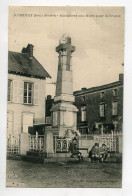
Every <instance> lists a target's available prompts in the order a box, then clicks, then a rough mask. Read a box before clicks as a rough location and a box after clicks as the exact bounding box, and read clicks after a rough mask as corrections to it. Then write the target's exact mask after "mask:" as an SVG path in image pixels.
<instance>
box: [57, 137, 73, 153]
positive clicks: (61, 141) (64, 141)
mask: <svg viewBox="0 0 132 196" xmlns="http://www.w3.org/2000/svg"><path fill="white" fill-rule="evenodd" d="M70 141H71V138H58V137H56V136H55V137H54V151H55V153H57V152H68V151H69V145H70Z"/></svg>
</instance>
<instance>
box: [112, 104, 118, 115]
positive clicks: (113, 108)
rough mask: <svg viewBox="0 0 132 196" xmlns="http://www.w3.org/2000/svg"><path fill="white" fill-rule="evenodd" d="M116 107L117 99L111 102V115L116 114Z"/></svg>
mask: <svg viewBox="0 0 132 196" xmlns="http://www.w3.org/2000/svg"><path fill="white" fill-rule="evenodd" d="M117 109H118V102H117V101H114V102H112V115H117Z"/></svg>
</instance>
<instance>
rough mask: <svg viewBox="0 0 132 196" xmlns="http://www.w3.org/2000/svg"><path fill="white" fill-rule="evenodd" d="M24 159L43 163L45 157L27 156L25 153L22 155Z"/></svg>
mask: <svg viewBox="0 0 132 196" xmlns="http://www.w3.org/2000/svg"><path fill="white" fill-rule="evenodd" d="M21 160H22V161H27V162H31V163H37V164H43V163H44V158H43V157H36V156H27V155H25V156H24V155H23V156H21Z"/></svg>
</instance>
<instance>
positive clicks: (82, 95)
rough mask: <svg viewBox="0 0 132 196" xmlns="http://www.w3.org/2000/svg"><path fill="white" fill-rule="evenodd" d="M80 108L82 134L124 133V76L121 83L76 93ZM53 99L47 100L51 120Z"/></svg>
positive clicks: (47, 114)
mask: <svg viewBox="0 0 132 196" xmlns="http://www.w3.org/2000/svg"><path fill="white" fill-rule="evenodd" d="M74 96H75V102H74V104H75V106H76V107H77V108H78V110H79V111H78V113H77V129H78V130H79V131H80V133H81V134H88V133H101V131H102V129H103V132H104V133H110V132H111V130H113V131H115V132H122V126H123V74H120V75H119V81H116V82H113V83H110V84H106V85H102V86H98V87H93V88H88V89H87V88H82V89H81V90H80V91H75V92H74ZM52 104H53V99H50V96H49V97H47V100H46V110H47V111H46V117H48V118H50V116H51V113H50V109H51V106H52ZM102 125H103V126H102Z"/></svg>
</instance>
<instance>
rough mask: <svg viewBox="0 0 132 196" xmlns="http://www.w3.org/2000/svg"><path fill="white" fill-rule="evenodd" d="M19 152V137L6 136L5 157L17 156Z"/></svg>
mask: <svg viewBox="0 0 132 196" xmlns="http://www.w3.org/2000/svg"><path fill="white" fill-rule="evenodd" d="M19 150H20V135H19V134H15V135H11V134H10V135H8V136H7V155H13V154H16V155H17V154H19Z"/></svg>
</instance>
